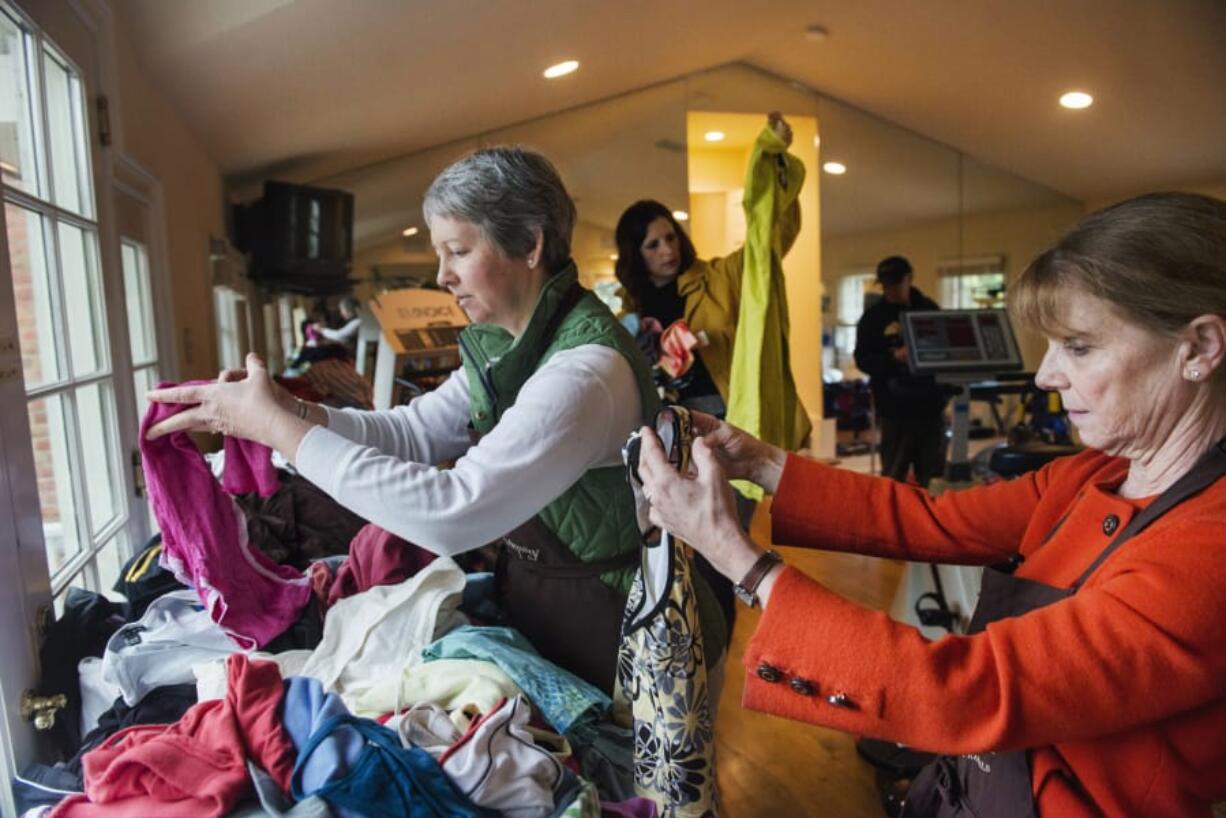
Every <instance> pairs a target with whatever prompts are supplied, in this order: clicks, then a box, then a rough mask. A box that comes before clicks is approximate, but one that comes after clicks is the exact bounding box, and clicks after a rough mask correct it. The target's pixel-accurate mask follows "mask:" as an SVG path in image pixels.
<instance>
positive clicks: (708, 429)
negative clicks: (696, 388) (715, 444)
mask: <svg viewBox="0 0 1226 818" xmlns="http://www.w3.org/2000/svg"><path fill="white" fill-rule="evenodd" d="M690 423H691V424H692V425H693V427H694V434H696V435H700V436H701V435H709V434H711V433H712V432H718V431H719V427H720V426H723V425H724V422H723V421H722V420H720V419H719V418H717V417H716V416H715V415H708V414H707V413H706V412H693V411H692V412H690Z"/></svg>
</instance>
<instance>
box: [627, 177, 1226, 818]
mask: <svg viewBox="0 0 1226 818" xmlns="http://www.w3.org/2000/svg"><path fill="white" fill-rule="evenodd" d="M1009 297H1010V299H1011V309H1012V310H1013V312H1014V315H1015V316H1016V317H1017V318H1018V319H1019V320H1021V321H1023V322H1026V323H1029V324H1030V325H1033V326H1037V327H1039V328H1040V329H1042V330H1043V331H1044V333H1045V334H1046V335H1047V336H1048V337H1049V346H1048V350H1047V353H1046V355H1045V356H1044V358H1043V363H1042V365H1041V366H1040V368H1039V371H1038V374H1037V376H1036V380H1037V382H1038V384H1039V385H1040V386H1041V387H1042V388H1044V389H1048V390H1054V391H1058V392H1059V393H1060V396H1061V398H1062V399H1063V401H1064V405H1065V407H1066V408H1067V409H1068V412H1069V416H1070V418H1071V419H1072V421H1073V423H1074V424H1076V426H1077V429H1078V432H1079V433H1080V436H1081V440H1082V441H1083V442H1084V443H1085V444H1086V445H1087V446H1088V447H1089V448H1088V449H1087V450H1086V451H1085V452H1083V453H1082V454H1079V455H1076V456H1073V457H1068V458H1063V459H1060V460H1057V461H1054V462H1053V463H1051V464H1049V465H1048V466H1046V467H1045V468H1043V469H1041V470H1040V471H1038V472H1035V473H1033V474H1029V475H1027V476H1024V477H1021V478H1018V479H1016V480H1013V481H1010V482H1006V483H998V484H995V485H991V486H984V487H978V488H973V489H969V490H966V491H960V492H948V493H946V494H943V495H942V496H940V497H939V498H937V499H932V498H931V497H929V496H928V495H927V493H926V492H924V491H923V490H922V489H918V488H915V487H910V486H906V485H904V484H901V483H897V482H895V481H892V480H888V479H885V478H876V477H869V476H865V475H859V474H854V473H851V472H848V471H844V470H839V469H834V468H828V467H824V466H821V465H818V464H816V463H813V462H810V461H806V460H803V459H801V458H798V457H796V456H794V455H789V454H785V453H784V452H782V451H779V450H777V449H774V448H773V447H769V446H766V445H765V444H762V443H761V442H760V441H757V440H754V439H753V438H752V437H750V436H748V435H746V434H744V433H743V432H740V431H739V430H737V429H734V428H732V427H729V426H727V425H726V424H723V423H720V422H718V421H716V420H715V419H713V418H708V417H700V418H698V420H697V422H696V427H697V429H698V432H699V434H700V435H701V436H700V437H699V438H698V439H697V440H696V441H695V443H694V452H693V460H694V463H695V465H696V471H695V472H694V473H693V474H692V475H689V476H686V477H681V476H679V475H677V473H676V472H675V471H673V470H671V468H670V467H669V466H668V464H667V462H666V461H665V460H664V459H663V457H662V452H661V450H660V448H659V445H658V443H657V442H656V440H655V439H654V437H651V436H650V435H649V434H648V435H646V436H645V438H646V439H645V440H644V444H643V452H642V459H641V462H640V474H641V475H642V477H643V480H644V487H645V490H646V491H647V493H648V494H649V496H650V497H651V502H652V512H651V513H652V518H653V521H654V522H655V523H656V524H658V525H661V526H663V527H664V528H667V529H668V530H670V531H672V532H673V533H675V534H676V535H678V536H680V537H682V538H684V539H685V540H686V541H688V542H690V543H691V544H692V545H693V546H694V547H695V548H696V549H698V550H699V551H701V552H703V553H704V554H705V555H706V556H707V558H708V559H709V560H710V561H711V563H712V564H713V565H715V567H716V568H718V569H719V570H720V571H722V572H723V573H724V574H725V575H726V576H728V577H729V578H731V579H733V580H734V581H737V582H739V583H740V585H741V586H742V587H741V590H742V591H743V592H745V593H744V594H743V596H744V598H748V599H751V600H752V601H754V602H760V604H762V606H763V607H764V608H765V612H764V614H763V616H762V619H761V621H760V623H759V625H758V628H757V631H756V633H755V634H754V637H753V639H752V641H751V643H750V644H749V646H748V648H747V650H746V652H745V665H746V669H747V672H748V676H747V681H746V685H745V698H744V703H745V705H746V706H747V707H750V708H752V709H756V710H764V711H767V712H771V713H775V714H778V715H783V716H787V717H789V718H794V719H799V720H803V721H809V722H813V723H816V724H822V725H826V726H829V727H835V728H838V729H841V730H846V731H848V732H852V733H856V734H860V735H865V736H873V737H877V738H881V739H887V740H891V741H897V742H901V743H904V744H907V745H909V746H912V747H915V748H917V749H922V750H928V751H933V752H937V753H946V754H950V755H949V756H946V757H943V758H941V759H940V760H939V761H938V762H937V763H936V764H935V765H932V766H930V767H929V768H926V770H925V771H924V772H922V773H921V774H920V776H919V777H917V779H916V781H915V783H914V784H913V786H912V789H911V793H910V795H909V796H908V802H907V807H906V810H905V812H904V814H905V815H908V816H911V815H916V816H927V815H936V816H970V815H992V816H1004V818H1012V817H1013V816H1035V815H1038V816H1060V817H1061V818H1064V816H1092V815H1094V816H1096V815H1146V816H1149V815H1153V816H1158V815H1161V816H1208V815H1209V814H1210V810H1211V804H1212V803H1213V802H1215V801H1222V800H1226V740H1224V739H1226V534H1224V533H1223V532H1224V531H1226V480H1223V479H1221V477H1222V475H1223V474H1226V440H1224V438H1226V202H1222V201H1219V200H1216V199H1212V198H1208V197H1203V196H1193V195H1187V194H1155V195H1151V196H1143V197H1140V198H1138V199H1133V200H1130V201H1128V202H1124V203H1122V204H1119V205H1116V206H1114V207H1111V208H1108V209H1106V210H1104V211H1101V212H1099V213H1095V214H1093V215H1090V216H1088V217H1086V218H1085V219H1084V220H1083V221H1082V222H1081V223H1080V224H1079V225H1078V226H1077V227H1075V228H1074V229H1073V230H1072V231H1070V232H1069V233H1068V234H1067V235H1066V236H1065V237H1064V238H1062V239H1061V240H1060V242H1059V243H1058V244H1057V245H1056V246H1055V247H1053V248H1052V249H1050V250H1048V251H1047V252H1046V253H1044V254H1043V255H1041V256H1040V257H1039V258H1038V259H1036V260H1035V261H1034V263H1032V264H1031V265H1030V267H1029V269H1028V270H1027V271H1026V272H1025V273H1024V274H1023V276H1022V278H1021V280H1020V281H1019V282H1018V284H1017V285H1015V286H1014V287H1013V288H1012V289H1011V290H1010V292H1009ZM728 477H734V478H737V477H739V478H745V479H750V480H753V481H754V482H756V483H758V484H759V485H761V486H762V487H763V488H765V489H766V490H767V491H769V492H772V493H773V494H774V495H775V499H774V504H773V507H772V509H771V515H772V522H773V538H774V541H775V542H777V543H779V544H783V545H797V546H801V547H811V548H825V549H832V550H841V551H853V552H857V553H861V554H871V555H874V556H880V557H889V558H894V559H906V560H916V561H926V562H942V563H961V564H977V565H984V566H993V567H990V568H988V569H987V570H986V571H985V573H984V585H983V589H982V592H981V595H980V601H979V606H978V608H977V610H976V613H975V617H974V620H973V621H972V625H971V628H970V629H969V630H970V632H969V633H968V634H967V635H957V636H947V637H945V638H943V639H940V640H938V641H935V642H930V641H928V640H926V639H924V638H923V637H922V636H921V635H920V634H919V633H918V632H917V631H916V630H915V629H914V628H911V627H909V626H907V625H904V624H900V623H898V622H894V621H892V620H890V619H889V618H888V617H887V616H885V615H884V614H882V613H879V612H876V611H870V610H866V609H864V608H861V607H858V606H856V605H854V604H852V603H850V602H848V601H846V600H844V599H842V598H841V597H839V596H837V595H835V594H833V593H831V592H830V591H828V590H826V589H825V588H823V587H822V586H821V585H820V584H818V583H817V582H815V581H813V580H812V579H810V578H808V577H806V576H804V575H803V574H801V573H799V572H798V571H796V570H794V569H791V568H788V567H787V566H785V565H782V564H781V563H780V562H779V561H778V558H772V557H766V556H763V555H762V552H761V550H760V549H759V548H758V547H757V546H755V545H754V544H753V543H752V542H751V541H750V540H749V539H748V538H747V537H746V536H745V535H744V534H743V533H742V532H741V530H740V527H739V526H738V525H737V524H736V517H735V515H734V513H733V511H732V498H731V494H730V489H729V487H728V484H727V479H726V478H728ZM801 625H802V626H801ZM955 755H956V757H954V756H955Z"/></svg>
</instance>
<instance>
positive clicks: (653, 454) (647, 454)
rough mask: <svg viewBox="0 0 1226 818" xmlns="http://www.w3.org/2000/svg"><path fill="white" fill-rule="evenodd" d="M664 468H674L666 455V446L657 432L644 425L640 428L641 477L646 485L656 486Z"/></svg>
mask: <svg viewBox="0 0 1226 818" xmlns="http://www.w3.org/2000/svg"><path fill="white" fill-rule="evenodd" d="M662 469H669V470H672V466H671V465H670V464H669V462H668V458H666V457H665V456H664V447H663V446H661V445H660V438H658V437H656V433H655V432H653V431H652V430H651V429H649V428H647V427H646V426H644V427H643V428H642V429H640V430H639V479H640V480H642V481H643V485H644V486H648V485H651V486H654V485H655V484H656V483H657V482H659V477H660V474H661V473H662V471H661V470H662Z"/></svg>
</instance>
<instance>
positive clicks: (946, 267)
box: [937, 256, 1005, 310]
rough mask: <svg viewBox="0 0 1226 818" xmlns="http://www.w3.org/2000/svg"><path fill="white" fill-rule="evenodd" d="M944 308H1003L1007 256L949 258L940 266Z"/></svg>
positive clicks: (939, 275) (938, 271)
mask: <svg viewBox="0 0 1226 818" xmlns="http://www.w3.org/2000/svg"><path fill="white" fill-rule="evenodd" d="M937 276H938V278H939V279H940V282H941V293H940V301H941V306H942V307H944V308H945V309H947V310H985V309H1002V308H1003V307H1004V306H1005V257H1004V256H981V257H977V258H963V259H950V260H945V261H941V262H939V263H938V264H937Z"/></svg>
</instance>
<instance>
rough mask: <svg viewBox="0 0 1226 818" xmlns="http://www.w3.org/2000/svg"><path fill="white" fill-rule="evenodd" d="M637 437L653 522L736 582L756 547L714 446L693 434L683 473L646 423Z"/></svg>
mask: <svg viewBox="0 0 1226 818" xmlns="http://www.w3.org/2000/svg"><path fill="white" fill-rule="evenodd" d="M641 435H642V444H641V447H642V448H641V449H640V450H639V476H640V477H641V478H642V480H643V492H644V495H645V496H646V497H647V500H648V502H649V503H650V504H651V510H650V518H651V522H652V523H654V524H655V525H658V526H659V527H660V528H662V529H664V530H665V531H668V532H669V533H671V534H673V535H674V536H676V537H680V538H681V539H682V540H684V541H685V542H687V543H689V545H690V546H691V547H692V548H693V549H694V550H695V551H698V552H699V553H701V554H702V555H703V556H705V557H706V558H707V559H708V560H709V561H710V563H711V564H712V565H713V566H715V569H716V570H717V571H719V572H720V573H722V574H723V575H724V576H726V577H729V578H731V579H732V580H733V581H738V582H739V581H740V580H741V578H742V577H744V576H745V574H746V573H747V572H748V571H749V569H750V567H752V566H753V563H754V560H756V559H757V554H758V550H757V549H756V548H755V547H754V545H753V543H752V542H751V541H750V540H749V537H748V536H746V534H745V532H744V531H742V530H741V525H740V523H739V522H738V520H737V516H736V502H735V499H734V497H733V493H732V486H731V484H729V483H728V476H727V474H725V472H724V469H723V467H722V466H721V465H720V462H719V458H718V457H717V456H716V454H715V452H714V450H713V449H712V448H711V446H710V445H709V444H708V443H707V442H706V441H705V440H704V439H703V438H701V437H700V438H697V439H696V440H695V441H694V445H693V448H692V450H691V465H692V469H691V473H690V474H681V473H680V472H678V471H677V470H676V469H675V468H674V467H673V465H672V464H671V463H669V462H668V459H667V458H666V457H665V454H664V449H663V448H662V447H661V445H660V439H659V438H658V437H656V435H655V432H653V431H651V430H650V429H647V428H646V427H644V429H643V430H642V432H641Z"/></svg>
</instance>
